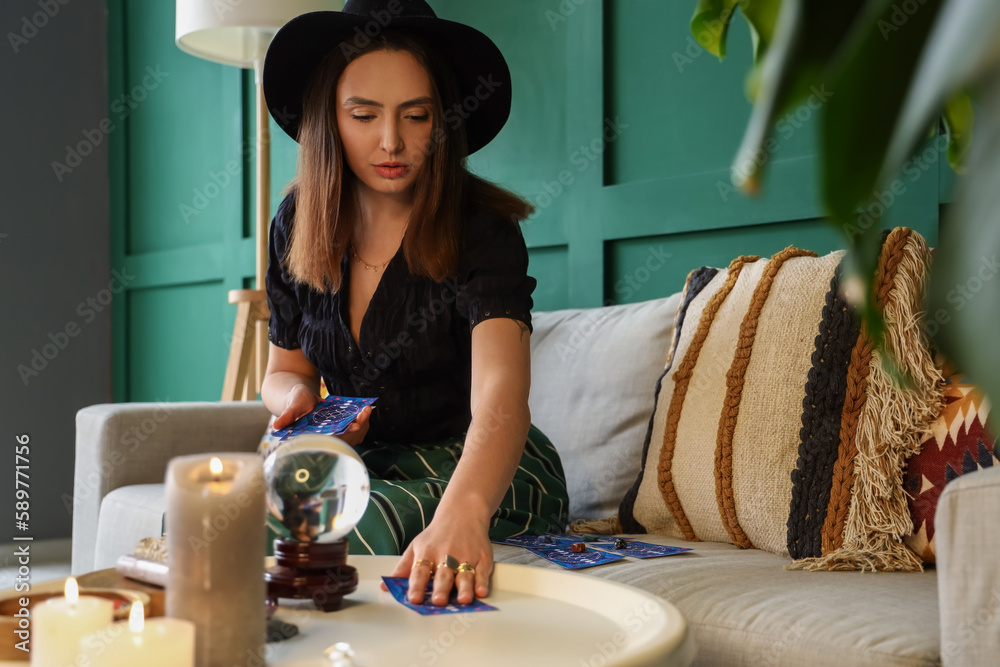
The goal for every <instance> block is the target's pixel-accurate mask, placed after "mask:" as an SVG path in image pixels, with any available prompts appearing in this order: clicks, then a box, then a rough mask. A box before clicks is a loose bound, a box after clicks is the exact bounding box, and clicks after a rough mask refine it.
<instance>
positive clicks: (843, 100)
mask: <svg viewBox="0 0 1000 667" xmlns="http://www.w3.org/2000/svg"><path fill="white" fill-rule="evenodd" d="M943 1H944V0H924V2H923V3H921V4H917V3H913V4H912V7H913V11H912V13H907V12H906V11H905V10H904V9H903V7H904V6H909V5H903V4H899V3H896V2H890V0H873V1H872V2H869V4H868V6H867V7H866V8H865V11H864V12H863V14H862V15H861V16H860V17H859V20H858V22H857V24H856V25H855V26H854V29H853V30H852V32H851V34H850V35H849V36H848V37H847V39H846V41H845V44H844V48H843V49H842V51H841V53H840V54H839V56H838V61H837V63H836V64H834V65H833V66H832V67H831V72H830V77H829V88H830V98H829V102H828V103H827V104H826V109H825V113H824V114H823V120H822V128H821V134H820V137H821V141H822V172H823V176H822V193H823V200H824V203H825V205H826V208H827V210H828V211H830V212H831V213H832V214H833V216H834V217H836V218H837V219H839V220H840V221H842V222H845V223H846V222H848V221H850V220H851V219H852V218H854V217H855V211H856V210H857V208H858V207H859V206H861V205H862V204H864V203H867V202H868V201H869V199H870V198H871V197H872V196H873V195H874V194H875V193H876V188H877V187H880V186H881V185H883V184H881V183H879V180H878V179H879V176H880V175H881V172H882V164H883V162H884V161H885V156H886V153H887V151H888V149H889V142H890V140H891V138H892V131H893V128H894V127H895V126H896V121H897V120H898V119H899V116H900V111H901V109H902V106H903V101H904V100H905V98H906V94H907V90H908V89H909V86H910V83H911V81H912V79H913V75H914V72H915V71H916V68H917V62H918V60H919V58H920V54H921V53H922V51H923V49H924V47H925V45H926V43H927V38H928V35H929V34H930V32H931V28H932V26H933V25H934V19H935V18H936V17H937V15H938V12H939V10H940V8H941V4H942V3H943ZM894 176H895V174H893V177H894Z"/></svg>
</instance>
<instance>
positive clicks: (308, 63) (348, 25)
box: [263, 0, 511, 154]
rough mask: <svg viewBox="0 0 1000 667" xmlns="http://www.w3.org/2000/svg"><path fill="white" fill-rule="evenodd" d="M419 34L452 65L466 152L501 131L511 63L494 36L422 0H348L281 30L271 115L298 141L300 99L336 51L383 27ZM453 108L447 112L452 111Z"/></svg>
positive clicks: (272, 54) (271, 57)
mask: <svg viewBox="0 0 1000 667" xmlns="http://www.w3.org/2000/svg"><path fill="white" fill-rule="evenodd" d="M389 28H392V29H396V30H400V31H405V32H407V33H410V34H412V35H414V36H416V37H418V38H422V39H423V41H424V42H425V43H427V44H428V45H429V46H430V47H431V48H434V49H436V50H437V51H438V52H439V53H441V55H442V56H443V57H444V59H445V60H446V61H447V62H448V63H449V64H450V65H451V68H452V70H453V71H454V72H455V77H456V79H457V81H458V91H459V99H458V101H457V102H458V104H459V105H461V106H462V108H461V109H456V110H454V111H453V112H452V113H455V114H457V115H458V116H459V117H462V116H466V117H467V118H466V120H465V127H466V137H467V140H468V147H469V151H468V152H469V153H470V154H471V153H474V152H476V151H477V150H479V149H480V148H482V147H483V146H485V145H486V144H488V143H489V142H490V141H492V140H493V138H494V137H496V135H497V134H499V132H500V130H501V129H502V128H503V126H504V124H505V123H506V122H507V118H508V117H509V116H510V102H511V81H510V68H509V67H508V66H507V61H506V60H504V57H503V54H502V53H500V49H499V48H497V45H496V44H494V43H493V40H491V39H490V38H489V37H487V36H486V35H484V34H483V33H481V32H480V31H478V30H476V29H475V28H472V27H470V26H467V25H465V24H463V23H456V22H454V21H447V20H445V19H439V18H438V17H437V15H436V14H435V13H434V10H433V9H431V8H430V6H429V5H428V4H427V3H426V2H425V1H424V0H348V2H347V3H346V4H345V5H344V10H343V11H340V12H332V11H318V12H307V13H305V14H301V15H299V16H296V17H295V18H293V19H292V20H291V21H289V22H288V23H286V24H285V25H284V26H282V27H281V29H280V30H278V32H277V33H276V34H275V35H274V38H273V39H272V40H271V44H270V46H268V49H267V55H266V56H265V58H264V79H263V84H264V99H265V101H266V103H267V109H268V112H269V113H270V114H271V117H272V118H274V121H275V122H276V123H277V124H278V126H279V127H280V128H281V129H282V130H284V131H285V133H286V134H288V136H290V137H291V138H292V139H295V140H296V141H298V131H299V121H300V120H301V118H302V104H303V97H304V94H305V91H306V86H307V85H308V83H309V79H310V77H311V76H312V74H313V72H314V71H315V69H316V67H317V66H318V65H319V64H320V62H321V61H322V60H323V58H324V57H326V55H327V54H328V53H329V52H330V51H331V50H333V49H337V48H341V44H342V43H343V44H345V46H344V49H345V51H346V52H348V53H350V52H351V49H352V48H354V49H358V50H360V49H361V48H364V47H365V46H367V44H368V40H370V39H371V38H372V37H377V36H378V35H379V34H380V33H381V32H382V31H383V30H386V29H389ZM448 111H449V110H448V109H445V112H446V113H447V112H448Z"/></svg>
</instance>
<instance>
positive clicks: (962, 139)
mask: <svg viewBox="0 0 1000 667" xmlns="http://www.w3.org/2000/svg"><path fill="white" fill-rule="evenodd" d="M941 121H942V123H943V124H944V129H945V132H946V133H947V136H948V164H950V165H951V168H952V169H954V170H955V171H956V172H957V173H959V174H961V173H963V172H964V171H965V158H966V155H967V154H968V152H969V146H970V145H971V144H972V126H973V125H974V123H975V112H974V111H973V110H972V97H971V96H970V95H969V93H967V92H965V91H959V92H957V93H955V94H954V95H952V96H951V97H950V98H949V99H948V102H947V103H946V104H945V105H944V112H943V113H942V114H941Z"/></svg>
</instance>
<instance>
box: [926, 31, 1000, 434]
mask: <svg viewBox="0 0 1000 667" xmlns="http://www.w3.org/2000/svg"><path fill="white" fill-rule="evenodd" d="M997 36H998V37H1000V31H998V35H997ZM977 92H978V94H977V100H978V101H979V103H980V114H979V119H978V121H977V123H976V137H975V140H974V141H973V143H972V147H971V149H970V151H969V166H968V173H967V174H966V175H965V176H963V177H962V178H961V179H960V180H959V181H958V191H957V193H956V199H955V203H954V204H952V207H951V208H950V210H949V213H948V217H947V219H946V220H945V221H944V223H943V224H942V225H941V235H940V244H939V248H938V251H937V254H936V256H935V258H934V267H933V273H932V280H931V290H930V297H929V299H928V308H927V313H928V322H934V325H933V326H932V327H931V326H929V327H928V334H930V335H931V339H932V340H933V341H934V342H936V343H937V344H938V346H939V347H940V349H941V350H942V351H943V352H944V353H945V356H946V357H948V358H949V359H950V360H951V361H952V362H953V363H954V364H955V365H956V367H957V368H958V369H959V371H961V372H963V373H967V374H969V380H971V381H972V382H975V383H977V384H979V385H980V386H981V387H982V388H983V389H984V391H985V392H986V395H987V396H989V397H990V398H991V400H993V401H994V405H996V402H995V401H997V400H1000V346H998V344H997V331H998V329H1000V308H998V304H1000V264H998V260H1000V224H997V222H998V220H1000V188H998V187H997V183H1000V65H998V66H996V67H995V68H994V69H993V71H992V72H991V73H990V74H989V75H988V77H987V78H986V79H985V80H983V81H982V83H981V86H980V88H979V90H978V91H977ZM991 417H993V419H994V420H995V419H996V416H995V411H994V414H992V415H991Z"/></svg>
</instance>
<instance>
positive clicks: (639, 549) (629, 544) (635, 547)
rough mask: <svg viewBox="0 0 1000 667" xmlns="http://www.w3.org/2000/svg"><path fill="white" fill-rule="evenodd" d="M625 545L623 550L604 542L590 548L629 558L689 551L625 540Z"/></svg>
mask: <svg viewBox="0 0 1000 667" xmlns="http://www.w3.org/2000/svg"><path fill="white" fill-rule="evenodd" d="M625 545H626V546H625V548H623V549H619V548H616V547H615V546H614V543H613V542H612V543H610V544H609V543H606V542H601V543H594V544H593V545H592V546H593V547H594V548H595V549H600V550H602V551H606V552H608V553H614V554H621V555H622V556H631V557H632V558H660V557H661V556H674V555H676V554H682V553H685V552H688V551H691V549H690V548H686V547H668V546H664V545H662V544H650V543H649V542H637V541H635V540H625ZM588 546H591V545H588Z"/></svg>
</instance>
